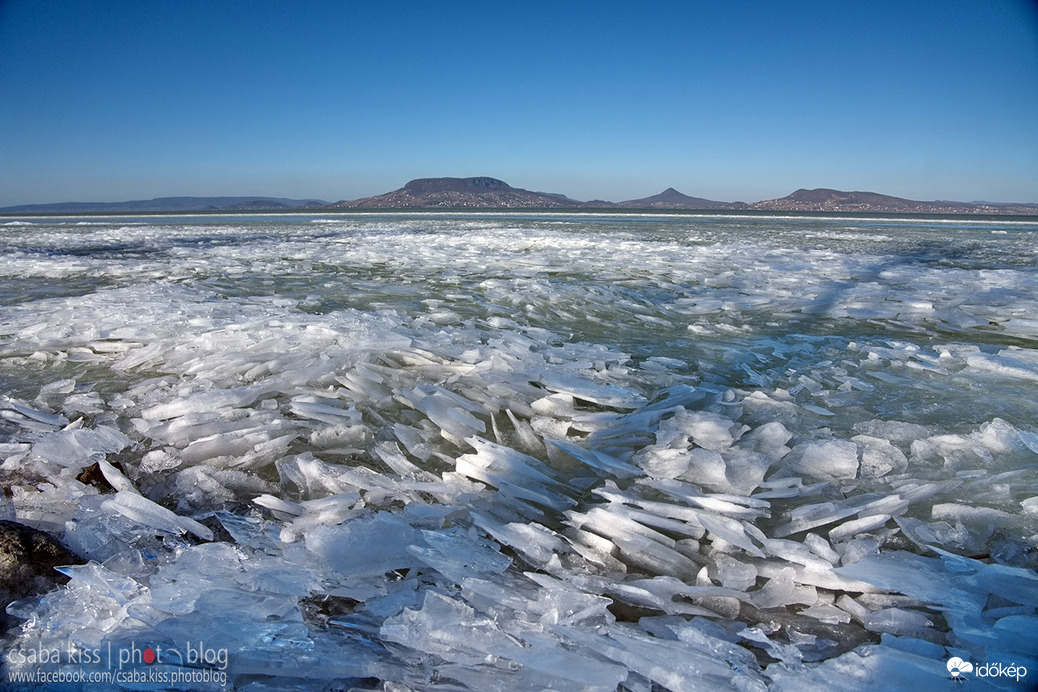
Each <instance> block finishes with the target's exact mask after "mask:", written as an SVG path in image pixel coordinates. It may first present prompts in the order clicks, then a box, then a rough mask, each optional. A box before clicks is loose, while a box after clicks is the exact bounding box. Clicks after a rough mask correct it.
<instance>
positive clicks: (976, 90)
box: [0, 0, 1038, 206]
mask: <svg viewBox="0 0 1038 692" xmlns="http://www.w3.org/2000/svg"><path fill="white" fill-rule="evenodd" d="M475 175H488V176H493V177H497V178H501V179H503V180H505V181H506V182H508V183H510V184H512V185H514V186H516V187H523V188H527V189H533V190H538V191H546V192H561V193H564V194H567V195H569V196H571V197H575V198H577V199H593V198H598V199H608V200H613V201H619V200H623V199H632V198H638V197H644V196H648V195H652V194H655V193H657V192H660V191H661V190H663V189H664V188H666V187H670V186H673V187H675V188H677V189H678V190H680V191H682V192H684V193H686V194H689V195H694V196H699V197H707V198H711V199H719V200H723V201H734V200H742V201H757V200H760V199H769V198H774V197H781V196H784V195H786V194H788V193H790V192H792V191H793V190H794V189H796V188H799V187H807V188H813V187H833V188H837V189H844V190H869V191H874V192H881V193H885V194H892V195H896V196H901V197H909V198H914V199H955V200H963V201H971V200H979V199H983V200H990V201H1019V202H1038V8H1036V4H1035V2H1034V0H983V1H979V0H935V1H932V2H927V1H923V0H870V1H869V2H852V1H850V0H818V1H817V2H808V1H804V2H795V1H793V2H775V1H773V0H766V1H760V2H751V1H745V2H740V1H738V0H731V1H722V0H716V1H710V2H705V1H704V2H700V1H693V0H685V1H679V2H654V1H653V0H644V1H643V2H633V1H630V0H628V1H626V2H608V1H600V2H577V1H567V0H552V1H551V2H538V1H536V0H529V1H524V2H510V3H505V2H492V1H487V0H481V1H478V2H468V1H461V0H458V1H452V0H435V1H434V0H425V1H424V2H417V1H416V2H406V1H398V2H376V1H370V2H345V1H341V2H333V1H323V2H322V1H318V0H310V1H308V2H289V1H288V0H285V1H281V2H278V1H274V0H249V1H242V2H232V1H230V0H204V1H199V0H168V1H167V0H144V1H142V0H104V1H101V0H96V1H94V0H0V206H4V205H13V204H23V203H40V202H57V201H66V200H76V201H122V200H127V199H147V198H151V197H157V196H172V195H199V196H208V195H271V196H282V197H316V198H322V199H327V200H329V201H337V200H340V199H355V198H358V197H363V196H368V195H373V194H379V193H382V192H387V191H389V190H392V189H396V188H399V187H402V186H403V184H404V183H406V182H407V181H408V180H410V179H412V178H418V177H438V176H475Z"/></svg>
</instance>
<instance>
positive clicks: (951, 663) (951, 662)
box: [948, 656, 973, 679]
mask: <svg viewBox="0 0 1038 692" xmlns="http://www.w3.org/2000/svg"><path fill="white" fill-rule="evenodd" d="M948 672H949V673H951V676H952V678H954V679H958V678H961V677H962V674H963V673H972V672H973V664H972V663H970V662H969V661H963V660H962V659H961V658H959V657H958V656H956V657H955V658H949V659H948Z"/></svg>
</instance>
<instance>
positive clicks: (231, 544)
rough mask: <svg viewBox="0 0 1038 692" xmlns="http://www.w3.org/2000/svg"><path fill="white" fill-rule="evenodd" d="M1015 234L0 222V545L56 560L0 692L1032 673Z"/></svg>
mask: <svg viewBox="0 0 1038 692" xmlns="http://www.w3.org/2000/svg"><path fill="white" fill-rule="evenodd" d="M1036 234H1038V220H1033V219H1026V218H1015V219H1014V218H1005V219H989V218H983V219H974V218H968V217H954V218H944V219H942V218H886V217H883V218H881V217H822V216H788V215H787V216H760V215H756V216H749V215H747V216H739V215H730V214H728V215H698V214H678V213H668V214H659V215H634V214H616V215H611V214H576V213H564V214H549V213H544V214H540V213H537V214H533V213H531V214H522V213H446V212H445V213H371V214H359V213H358V214H344V215H325V216H316V215H242V216H227V215H220V216H178V217H173V216H170V217H154V216H142V217H130V216H122V217H75V218H73V217H54V218H28V217H27V218H23V219H15V218H8V219H5V220H2V221H0V247H2V252H0V416H2V417H0V461H2V464H0V475H2V476H3V483H4V487H5V489H7V490H8V492H7V493H6V495H7V496H6V498H5V499H4V500H3V502H4V504H3V505H0V514H2V515H3V517H5V518H16V519H17V520H19V521H22V522H23V523H27V524H30V525H33V526H37V527H39V528H43V529H45V530H47V531H49V532H51V533H52V534H53V535H55V536H56V537H58V538H59V539H61V540H62V541H63V542H65V543H66V545H68V546H69V547H70V548H71V549H72V550H73V551H74V552H76V553H77V554H79V555H80V556H81V557H83V558H84V560H87V561H88V562H87V564H86V565H85V566H78V567H72V568H69V569H68V570H67V574H68V575H69V576H70V577H71V578H72V579H71V581H70V582H69V585H68V586H67V587H63V588H62V589H60V590H59V591H56V592H52V593H51V594H49V595H48V596H47V597H45V598H43V599H36V600H32V601H31V602H20V603H18V604H16V605H15V606H13V610H9V612H12V614H15V615H17V616H19V617H21V618H25V619H26V622H25V625H24V626H23V628H22V629H21V630H20V631H17V632H15V633H14V634H13V635H12V636H11V637H10V638H9V641H8V642H7V644H6V650H7V652H8V664H7V667H8V671H14V672H19V673H25V674H30V673H33V671H39V670H44V669H47V670H56V669H60V670H62V671H73V670H81V669H82V670H88V671H92V672H94V673H97V674H102V675H103V674H108V673H111V674H113V675H112V679H111V680H110V681H109V683H103V684H102V683H96V684H95V683H91V684H90V685H86V686H85V687H84V689H99V688H103V686H104V684H111V685H113V686H114V687H113V688H119V687H118V677H117V676H116V675H115V673H118V672H119V671H122V672H123V673H131V672H134V673H135V672H138V671H143V673H149V674H152V675H153V676H154V675H157V674H158V673H160V672H161V673H163V674H164V675H167V674H168V676H172V675H175V674H177V673H180V674H185V675H186V674H187V673H192V674H197V675H202V674H206V673H208V674H209V675H210V677H209V679H207V680H202V681H201V682H199V680H201V678H198V679H196V680H195V683H198V684H199V685H200V688H202V689H222V688H231V687H234V688H236V689H250V690H268V689H271V690H272V689H285V688H287V687H289V686H295V687H293V689H327V685H328V684H329V681H331V680H336V679H338V680H346V681H348V683H349V684H346V685H345V686H344V687H343V688H342V689H349V687H350V686H351V685H352V686H353V687H356V688H358V689H383V687H379V685H390V686H389V687H385V689H442V690H448V689H450V690H453V689H474V690H485V689H509V690H511V689H543V688H551V689H609V690H613V689H618V687H619V688H620V689H627V690H646V691H647V692H648V690H650V688H652V685H653V684H655V685H659V686H662V687H664V688H667V689H673V690H683V689H697V688H698V687H697V686H702V688H704V689H716V688H718V687H720V688H728V687H730V688H733V689H741V690H750V689H767V688H773V689H787V688H788V689H798V690H799V689H813V687H812V685H815V686H818V687H819V688H820V689H821V688H826V687H827V686H831V685H833V684H836V683H837V681H839V684H842V685H845V686H846V687H845V688H846V689H859V687H856V686H855V685H856V684H859V683H855V682H852V681H851V679H850V678H851V676H852V674H861V675H864V676H871V679H872V680H873V681H875V680H876V679H877V676H879V677H880V678H883V677H884V676H885V679H886V680H888V681H889V682H890V684H891V685H892V686H893V687H899V686H904V687H908V686H910V685H914V684H923V683H926V684H930V683H936V681H937V680H938V678H940V679H945V680H946V679H947V678H948V675H949V673H948V670H947V669H946V666H945V664H946V662H947V661H948V660H949V659H950V658H952V657H953V656H958V657H961V658H963V659H964V660H971V661H972V662H973V663H974V664H975V665H981V664H983V663H985V662H994V661H999V662H1002V663H1005V664H1007V665H1008V664H1017V665H1020V666H1026V665H1028V664H1031V665H1033V668H1032V670H1033V671H1034V672H1032V673H1031V675H1032V676H1033V675H1038V662H1036V661H1035V659H1034V651H1036V650H1038V641H1035V637H1036V635H1035V632H1038V617H1036V615H1035V607H1036V606H1038V597H1036V596H1035V594H1036V593H1038V589H1036V586H1038V578H1036V576H1035V572H1034V568H1035V567H1036V566H1038V551H1036V545H1038V350H1036V349H1038V242H1036V238H1038V235H1036ZM95 464H99V465H100V467H99V474H94V476H93V477H88V476H83V475H82V471H83V470H84V469H86V468H89V467H91V465H95ZM100 476H104V478H105V480H97V479H98V478H99V477H100ZM91 478H93V480H91ZM84 479H85V480H84ZM203 643H204V646H202V644H203ZM196 644H197V645H198V646H195V645H196ZM1032 644H1035V646H1032ZM160 646H161V647H163V648H162V649H161V650H160V649H159V647H160ZM33 647H35V648H36V650H39V649H40V648H41V647H42V648H44V649H46V648H49V647H53V648H57V649H60V650H61V651H62V652H66V653H67V652H70V651H72V650H77V651H78V650H82V651H88V652H89V651H97V652H108V654H109V658H108V659H105V658H104V657H103V656H100V655H99V656H96V657H92V658H91V661H89V662H88V663H89V665H83V663H82V661H81V660H78V659H76V658H75V657H74V656H73V657H71V658H70V656H69V655H66V654H65V653H63V654H62V656H61V657H60V658H61V660H60V661H59V663H58V664H57V667H55V665H53V664H50V663H48V664H46V665H43V664H40V663H39V661H38V659H37V660H35V661H29V662H27V657H26V656H25V655H24V653H25V652H26V651H30V650H33ZM70 647H71V648H70ZM199 647H200V648H199ZM146 648H147V649H149V650H151V651H152V659H153V660H152V661H151V662H147V661H144V659H140V660H132V652H133V651H134V650H138V651H144V650H145V649H146ZM113 651H115V652H131V653H130V654H128V655H127V658H128V659H130V660H127V661H126V662H125V664H124V665H122V666H121V667H120V666H119V665H118V663H119V657H118V656H117V655H115V654H112V653H111V652H113ZM161 651H167V652H169V653H168V654H167V655H166V657H165V658H163V657H162V656H161V655H160V653H161ZM189 651H198V652H202V653H204V652H205V651H211V653H212V656H210V657H209V659H211V660H208V659H206V658H205V656H204V655H201V654H200V655H201V658H198V657H195V658H194V659H193V660H188V659H191V658H192V657H191V656H189V655H187V652H189ZM173 652H175V655H174V653H173ZM221 652H222V654H223V655H222V657H221V656H220V653H221ZM178 657H179V658H178ZM93 658H97V659H98V660H96V661H95V660H93ZM48 666H49V668H48ZM143 673H142V674H143ZM152 679H153V680H158V678H155V677H153V678H152ZM170 679H172V678H168V679H166V682H168V681H169V680H170ZM868 679H869V678H868V677H866V678H863V679H862V681H860V685H861V686H860V688H861V689H865V688H866V683H867V681H868ZM160 682H162V681H160ZM977 682H979V683H982V684H983V683H985V682H990V680H988V681H985V680H983V679H981V678H977ZM392 684H397V685H401V686H402V687H396V688H394V687H392ZM206 685H208V686H209V687H206ZM653 689H655V688H653Z"/></svg>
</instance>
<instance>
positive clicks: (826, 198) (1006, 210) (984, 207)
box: [747, 188, 1038, 214]
mask: <svg viewBox="0 0 1038 692" xmlns="http://www.w3.org/2000/svg"><path fill="white" fill-rule="evenodd" d="M747 208H748V209H760V210H771V211H859V212H880V213H884V212H886V213H890V212H893V213H901V212H906V213H914V214H1035V213H1038V205H1036V204H991V203H987V202H979V203H978V202H949V201H945V200H935V201H932V202H919V201H916V200H912V199H903V198H901V197H891V196H890V195H881V194H878V193H875V192H843V191H841V190H831V189H829V188H818V189H815V190H805V189H802V188H801V189H800V190H797V191H796V192H793V193H792V194H790V195H786V196H785V197H782V198H781V199H769V200H765V201H763V202H755V203H753V204H750V205H748V206H747Z"/></svg>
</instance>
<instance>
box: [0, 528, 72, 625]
mask: <svg viewBox="0 0 1038 692" xmlns="http://www.w3.org/2000/svg"><path fill="white" fill-rule="evenodd" d="M82 562H83V561H82V560H80V559H79V558H78V557H76V556H75V555H74V554H73V553H71V552H69V550H68V549H67V548H65V546H63V545H61V543H59V542H58V541H57V540H55V539H54V538H53V537H52V536H50V535H49V534H47V533H44V532H43V531H40V530H38V529H34V528H32V527H29V526H25V525H24V524H18V523H16V522H13V521H0V609H2V610H0V631H3V630H7V629H9V628H10V627H11V626H13V625H14V624H15V623H16V622H17V620H15V619H14V618H12V617H11V616H9V615H7V613H6V608H7V606H8V605H9V604H10V603H11V602H13V601H17V600H19V599H22V598H27V597H29V596H35V595H37V594H41V593H45V592H47V591H50V590H51V589H53V588H54V587H55V586H58V585H59V584H64V583H66V582H68V577H66V576H65V575H63V574H61V572H58V571H57V570H55V569H54V568H55V567H61V566H62V565H71V564H81V563H82Z"/></svg>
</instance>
